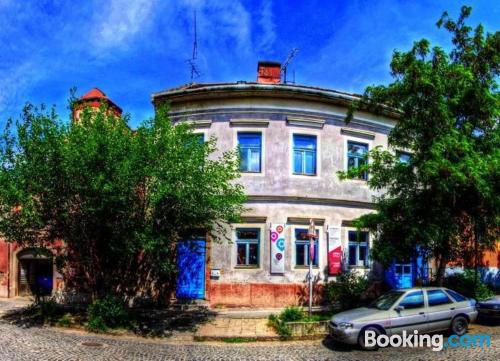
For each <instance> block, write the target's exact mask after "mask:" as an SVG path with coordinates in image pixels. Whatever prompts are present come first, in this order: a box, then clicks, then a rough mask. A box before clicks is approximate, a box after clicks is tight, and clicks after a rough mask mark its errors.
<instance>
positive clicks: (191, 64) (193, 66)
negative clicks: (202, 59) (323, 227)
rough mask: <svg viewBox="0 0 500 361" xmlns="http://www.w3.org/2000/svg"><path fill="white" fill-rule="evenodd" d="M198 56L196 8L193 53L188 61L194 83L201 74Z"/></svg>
mask: <svg viewBox="0 0 500 361" xmlns="http://www.w3.org/2000/svg"><path fill="white" fill-rule="evenodd" d="M197 58H198V33H197V30H196V10H195V11H194V40H193V54H192V57H191V59H189V60H188V61H187V62H188V64H189V67H190V70H191V83H193V81H194V79H196V78H198V77H199V76H200V72H199V71H198V65H197V64H196V59H197Z"/></svg>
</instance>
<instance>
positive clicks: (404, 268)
mask: <svg viewBox="0 0 500 361" xmlns="http://www.w3.org/2000/svg"><path fill="white" fill-rule="evenodd" d="M403 273H404V274H407V275H409V274H410V273H411V266H403Z"/></svg>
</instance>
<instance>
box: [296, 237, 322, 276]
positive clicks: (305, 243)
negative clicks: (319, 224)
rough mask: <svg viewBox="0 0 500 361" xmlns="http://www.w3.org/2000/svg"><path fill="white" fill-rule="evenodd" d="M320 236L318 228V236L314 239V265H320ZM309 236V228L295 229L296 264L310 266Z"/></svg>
mask: <svg viewBox="0 0 500 361" xmlns="http://www.w3.org/2000/svg"><path fill="white" fill-rule="evenodd" d="M318 238H319V230H316V238H315V239H314V244H313V247H314V258H313V263H312V264H313V266H317V265H318ZM310 258H311V257H310V252H309V237H308V236H307V228H297V229H295V265H296V266H299V267H300V266H309V259H310Z"/></svg>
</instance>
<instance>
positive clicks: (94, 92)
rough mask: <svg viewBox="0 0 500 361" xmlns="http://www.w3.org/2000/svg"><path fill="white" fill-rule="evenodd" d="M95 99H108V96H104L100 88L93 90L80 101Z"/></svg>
mask: <svg viewBox="0 0 500 361" xmlns="http://www.w3.org/2000/svg"><path fill="white" fill-rule="evenodd" d="M95 98H98V99H108V97H107V96H106V94H104V92H103V91H102V90H101V89H99V88H92V89H91V90H90V91H89V92H87V93H86V94H84V95H82V96H81V97H80V99H95Z"/></svg>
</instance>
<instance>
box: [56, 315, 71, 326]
mask: <svg viewBox="0 0 500 361" xmlns="http://www.w3.org/2000/svg"><path fill="white" fill-rule="evenodd" d="M72 323H73V320H72V318H71V314H70V313H65V314H64V315H62V317H61V318H59V320H57V326H59V327H70V326H71V324H72Z"/></svg>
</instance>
